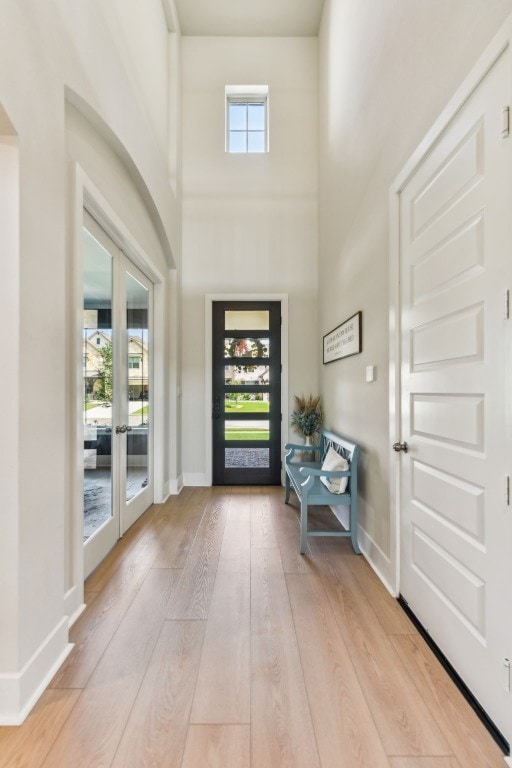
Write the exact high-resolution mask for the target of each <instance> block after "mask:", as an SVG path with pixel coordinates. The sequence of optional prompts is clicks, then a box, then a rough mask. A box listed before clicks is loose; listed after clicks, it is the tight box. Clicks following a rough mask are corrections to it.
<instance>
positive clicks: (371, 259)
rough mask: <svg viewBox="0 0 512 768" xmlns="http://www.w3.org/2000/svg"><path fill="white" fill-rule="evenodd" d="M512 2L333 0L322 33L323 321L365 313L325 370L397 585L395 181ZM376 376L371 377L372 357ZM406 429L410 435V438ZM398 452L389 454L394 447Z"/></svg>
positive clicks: (375, 533) (335, 416)
mask: <svg viewBox="0 0 512 768" xmlns="http://www.w3.org/2000/svg"><path fill="white" fill-rule="evenodd" d="M511 11H512V1H511V0H493V1H492V2H482V0H452V2H449V3H447V2H441V1H439V2H438V1H437V0H434V1H433V2H428V3H427V2H424V0H392V1H391V2H389V1H387V2H380V1H379V2H374V0H326V3H325V7H324V14H323V18H322V26H321V33H320V38H319V47H320V55H319V70H320V80H319V82H320V89H319V104H320V109H319V190H320V191H319V307H320V314H319V318H320V320H319V322H320V329H319V331H320V334H322V333H325V332H327V331H328V330H330V329H331V328H333V327H334V326H336V325H337V324H338V323H339V322H341V321H342V320H344V319H345V318H347V317H349V316H350V315H351V314H353V313H354V312H355V311H357V310H362V311H363V352H362V354H361V355H357V356H355V357H352V358H349V359H346V360H342V361H338V362H335V363H332V364H331V365H329V366H326V367H324V368H323V369H322V376H321V391H322V395H323V398H324V404H325V409H326V415H327V420H328V422H329V424H330V426H332V427H333V428H334V429H337V430H340V431H342V432H343V433H345V434H348V435H350V436H351V437H352V438H354V439H355V440H357V441H358V442H359V443H361V444H362V446H363V456H362V472H361V504H360V523H361V526H362V528H363V529H364V533H365V541H364V546H365V549H366V550H367V552H368V554H369V556H370V558H371V559H372V561H373V563H374V565H375V566H376V567H377V568H378V569H379V570H380V571H381V573H382V575H383V576H384V578H385V579H386V580H387V582H388V583H389V584H391V585H392V586H394V581H395V577H394V572H395V562H393V561H392V551H393V547H392V542H393V538H394V535H395V532H394V530H393V528H392V525H391V511H390V508H389V507H390V505H389V484H390V481H391V482H392V479H393V473H392V472H390V453H391V451H390V446H391V443H392V442H393V441H394V440H395V439H397V438H398V437H399V436H398V435H396V436H395V435H390V434H389V422H388V419H389V399H388V397H389V395H388V347H389V332H388V329H389V289H388V286H389V253H388V240H389V231H388V230H389V227H388V190H389V188H390V186H391V184H392V182H393V180H394V178H395V177H396V176H397V175H398V173H399V172H400V171H401V169H402V167H403V166H404V164H405V162H406V161H407V159H408V158H409V156H410V155H411V153H412V152H413V150H414V149H415V148H416V146H417V145H418V144H419V142H420V141H421V139H422V138H423V136H424V135H425V134H426V132H427V130H428V129H429V127H430V126H431V124H432V123H433V122H434V120H435V118H436V117H437V115H438V114H439V113H440V112H441V110H442V108H443V107H444V106H445V104H446V103H447V102H448V101H449V99H450V97H451V96H452V94H453V93H454V92H455V90H456V88H457V87H458V85H459V84H460V83H461V81H462V80H463V78H464V77H465V76H466V74H467V73H468V72H469V70H470V69H471V67H472V66H473V65H474V63H475V62H476V60H477V58H478V57H479V55H480V54H481V53H482V52H483V50H484V48H485V46H486V45H487V43H488V42H489V41H490V39H491V38H492V36H493V35H494V33H495V32H496V31H497V29H498V28H499V26H500V24H501V23H502V22H503V21H504V19H505V18H506V16H507V15H508V14H509V13H510V12H511ZM367 365H376V368H377V380H376V381H375V382H373V383H371V384H366V383H365V367H366V366H367ZM403 437H404V438H406V436H403ZM391 458H392V457H391Z"/></svg>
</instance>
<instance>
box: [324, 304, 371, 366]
mask: <svg viewBox="0 0 512 768" xmlns="http://www.w3.org/2000/svg"><path fill="white" fill-rule="evenodd" d="M362 326H363V313H362V312H361V311H359V312H356V313H355V315H352V316H351V317H349V318H348V319H347V320H344V321H343V322H342V323H340V325H337V326H336V328H333V329H332V331H329V333H326V334H325V336H324V337H323V362H324V365H327V363H333V362H334V361H335V360H341V359H343V358H345V357H351V356H352V355H358V354H359V353H360V352H362V349H363V344H362Z"/></svg>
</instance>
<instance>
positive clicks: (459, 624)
mask: <svg viewBox="0 0 512 768" xmlns="http://www.w3.org/2000/svg"><path fill="white" fill-rule="evenodd" d="M510 65H511V62H510V53H509V51H508V50H507V52H505V53H503V54H502V55H501V57H500V58H499V59H498V60H497V61H496V62H495V64H494V65H493V67H492V68H491V69H490V70H489V72H488V74H487V75H486V77H485V78H483V80H482V81H481V83H480V85H479V86H478V88H477V89H476V90H475V91H474V92H473V93H472V95H471V97H470V98H469V99H468V101H467V102H466V103H465V105H464V106H463V107H462V108H461V109H460V110H459V111H458V112H457V114H456V116H455V117H454V118H453V120H452V121H451V122H450V124H449V125H448V126H447V128H446V130H445V131H444V132H443V133H442V135H441V136H439V137H438V139H437V141H436V142H435V144H434V145H433V147H432V149H431V151H430V152H429V153H428V154H427V155H426V157H425V158H424V160H423V161H422V162H421V163H420V164H419V165H418V166H417V168H416V171H415V172H414V173H413V174H412V175H411V176H410V177H409V179H408V181H407V183H406V185H405V187H404V188H403V190H402V192H401V194H400V260H401V262H400V290H401V307H400V317H401V338H402V360H401V366H400V370H401V379H400V386H401V398H402V407H401V419H402V431H401V437H400V439H401V440H404V441H405V442H407V444H408V452H407V453H406V454H401V455H400V456H401V458H400V459H399V460H400V462H401V576H400V591H401V593H402V596H403V597H404V599H405V600H406V601H407V602H408V604H409V606H410V608H411V610H412V611H413V613H415V614H416V616H417V617H418V618H419V620H420V621H421V623H422V624H423V625H424V627H425V628H426V629H427V630H428V632H429V633H430V635H431V637H432V639H433V640H434V641H435V642H436V643H437V644H438V645H439V646H440V648H441V650H442V651H443V653H444V654H445V655H446V657H447V658H448V660H449V661H450V663H451V664H452V665H453V667H454V668H455V670H456V671H457V672H458V673H459V674H460V676H461V677H462V679H463V680H464V682H465V683H466V685H467V686H468V688H469V689H470V690H471V691H472V693H473V694H474V695H475V697H476V698H477V700H478V701H479V702H480V704H481V706H482V707H483V708H484V709H485V710H486V712H487V714H488V715H489V717H490V718H491V720H493V721H494V723H495V724H496V726H497V728H498V729H499V730H501V731H502V733H504V734H505V735H506V737H508V738H509V739H510V737H511V736H512V725H511V721H510V707H511V698H510V693H509V691H508V690H506V686H505V687H504V669H505V667H504V664H505V661H506V659H507V658H509V657H510V653H511V649H512V621H511V619H510V610H509V602H510V598H509V591H510V590H509V584H510V582H511V579H512V566H511V562H512V560H511V558H510V541H512V515H511V513H510V499H509V495H508V492H507V487H508V483H509V482H510V480H509V478H510V474H511V471H512V470H511V466H512V440H511V437H512V435H511V428H510V423H511V422H510V413H511V410H510V389H511V381H510V376H511V369H510V359H511V358H510V349H511V346H512V339H511V331H510V324H511V322H512V321H510V320H508V319H506V313H505V289H510V288H512V262H511V260H510V243H511V242H512V227H511V221H512V218H511V216H510V201H511V200H512V190H511V178H512V174H511V170H512V168H511V164H512V157H511V142H512V139H510V138H503V137H502V135H501V122H500V117H501V112H502V108H503V105H504V104H507V103H508V102H509V98H510V70H511V66H510Z"/></svg>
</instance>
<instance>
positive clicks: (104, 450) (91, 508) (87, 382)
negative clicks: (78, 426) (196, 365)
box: [82, 229, 113, 540]
mask: <svg viewBox="0 0 512 768" xmlns="http://www.w3.org/2000/svg"><path fill="white" fill-rule="evenodd" d="M83 245H84V249H83V295H84V307H83V337H82V340H83V375H82V385H83V429H84V459H83V473H84V474H83V477H84V540H87V539H88V538H89V537H90V536H92V534H93V533H94V532H95V531H96V530H98V528H100V527H101V526H102V525H103V523H105V522H106V521H107V520H109V519H110V517H112V513H113V510H112V386H113V374H112V257H111V255H110V253H108V251H106V250H105V249H104V248H103V247H102V246H101V245H100V244H99V243H98V241H97V240H95V239H94V237H93V236H92V235H91V234H90V233H89V232H88V231H87V230H86V229H84V230H83Z"/></svg>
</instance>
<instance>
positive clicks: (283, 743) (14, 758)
mask: <svg viewBox="0 0 512 768" xmlns="http://www.w3.org/2000/svg"><path fill="white" fill-rule="evenodd" d="M315 514H318V515H319V516H328V515H329V514H330V513H328V512H327V511H325V510H317V511H316V513H315ZM298 543H299V527H298V517H297V506H296V505H295V506H287V505H285V504H284V491H283V489H280V488H261V487H259V488H197V489H191V488H186V489H184V490H183V492H182V493H181V494H180V496H178V497H173V498H171V499H170V500H169V501H168V502H167V503H166V504H164V505H159V506H154V507H152V508H151V509H150V510H148V512H147V513H146V514H145V515H144V516H143V517H142V518H141V519H140V520H139V521H137V523H136V524H135V525H134V526H133V527H132V529H131V530H130V531H129V532H128V533H127V534H126V536H125V537H124V538H123V539H122V541H120V542H119V544H118V545H117V546H116V547H115V549H114V550H113V551H112V552H111V553H110V555H109V556H108V557H107V558H106V559H105V561H104V562H103V563H102V564H101V565H100V567H99V568H98V569H97V570H96V571H95V573H93V574H92V575H91V577H90V578H89V579H88V581H87V584H86V599H87V601H88V608H87V610H86V611H85V612H84V613H83V614H82V616H81V617H80V619H79V620H78V622H77V623H76V625H75V626H74V627H73V629H72V632H71V640H72V641H73V642H74V643H75V648H74V650H73V652H72V653H71V655H70V656H69V657H68V659H67V660H66V662H65V664H64V665H63V667H62V668H61V670H60V671H59V673H58V674H57V675H56V677H55V679H54V680H53V682H52V685H51V686H50V688H49V689H48V690H47V691H46V692H45V693H44V694H43V696H42V697H41V699H40V700H39V702H38V704H37V705H36V707H35V708H34V710H33V712H32V713H31V714H30V716H29V717H28V718H27V720H26V722H25V723H24V724H23V725H22V726H20V727H18V728H0V768H149V767H151V768H217V766H218V767H219V768H249V767H250V766H252V768H503V766H504V761H503V756H502V754H501V752H500V750H499V749H498V747H497V746H496V745H495V744H494V742H493V741H492V739H491V738H490V736H489V735H488V734H487V732H486V731H485V729H484V727H483V726H482V725H481V723H480V721H479V720H478V719H477V717H476V715H475V714H474V713H473V711H472V710H471V708H470V707H469V706H468V705H467V704H466V702H465V701H464V699H463V698H462V696H461V695H460V693H459V692H458V690H457V689H456V688H455V686H454V685H453V683H452V682H451V680H450V679H449V677H448V676H447V674H446V673H445V672H444V670H443V669H442V668H441V666H440V665H439V664H438V662H437V661H436V659H435V658H434V656H433V655H432V653H431V652H430V651H429V649H428V648H427V646H426V645H425V643H424V642H423V640H422V639H421V637H420V636H419V635H418V634H417V632H416V631H415V629H414V627H413V626H412V625H411V624H410V622H409V620H408V619H407V617H406V616H405V614H404V613H403V612H402V610H401V609H400V607H399V606H398V604H397V603H396V601H395V600H393V599H392V598H391V597H390V595H389V594H388V593H387V591H386V590H385V589H384V587H383V586H382V584H381V583H380V582H379V580H378V579H377V577H376V576H375V575H374V573H373V571H372V570H371V568H370V567H369V566H368V564H367V563H366V561H365V560H364V558H363V557H362V556H361V557H357V556H355V555H354V554H353V553H352V550H351V547H350V542H349V541H348V540H346V539H343V540H336V539H323V540H322V539H315V540H313V541H312V542H311V551H310V553H308V555H306V556H304V557H303V556H301V555H299V554H298Z"/></svg>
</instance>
